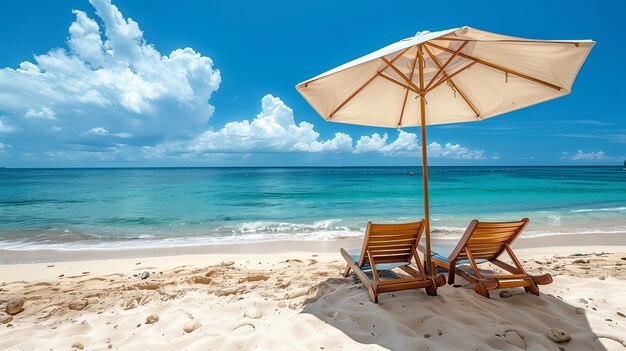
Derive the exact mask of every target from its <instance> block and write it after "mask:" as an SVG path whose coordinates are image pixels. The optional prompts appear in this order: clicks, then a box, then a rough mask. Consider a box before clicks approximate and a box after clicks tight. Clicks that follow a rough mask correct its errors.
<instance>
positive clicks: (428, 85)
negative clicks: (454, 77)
mask: <svg viewBox="0 0 626 351" xmlns="http://www.w3.org/2000/svg"><path fill="white" fill-rule="evenodd" d="M468 43H469V41H464V42H463V44H461V46H459V48H458V49H456V51H455V52H454V53H453V54H452V56H450V58H449V59H448V61H446V63H444V64H443V66H441V67H440V68H439V70H438V71H437V73H435V75H434V76H433V78H432V79H431V80H430V82H428V84H427V85H426V88H424V90H425V91H428V88H430V86H431V85H432V84H433V83H434V82H435V79H437V77H439V75H440V74H441V72H442V71H443V70H444V69H445V68H446V67H448V65H449V64H450V62H452V60H454V58H455V57H456V56H457V55H458V54H459V53H460V52H461V50H463V48H464V47H465V45H467V44H468Z"/></svg>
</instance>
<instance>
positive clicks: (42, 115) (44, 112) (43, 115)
mask: <svg viewBox="0 0 626 351" xmlns="http://www.w3.org/2000/svg"><path fill="white" fill-rule="evenodd" d="M24 117H26V118H39V119H51V120H55V119H57V114H56V113H54V111H52V110H51V109H49V108H47V107H42V108H41V110H35V109H34V108H29V109H28V110H26V113H25V114H24Z"/></svg>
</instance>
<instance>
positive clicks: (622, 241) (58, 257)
mask: <svg viewBox="0 0 626 351" xmlns="http://www.w3.org/2000/svg"><path fill="white" fill-rule="evenodd" d="M361 240H362V239H361V238H346V239H336V240H275V241H263V242H242V243H211V244H193V245H187V246H185V245H176V246H170V247H167V246H157V247H138V248H98V247H95V248H71V247H69V248H64V249H58V248H54V249H45V248H43V249H40V248H37V249H32V248H24V249H10V250H8V249H0V267H1V266H2V265H14V264H28V263H51V262H64V261H90V260H107V259H126V258H128V259H132V258H142V257H168V256H185V255H208V254H224V255H229V254H284V253H288V252H292V251H304V252H315V253H333V252H334V253H337V252H339V248H341V247H344V248H355V247H359V246H360V245H361V242H362V241H361ZM457 240H458V239H440V238H433V239H432V242H433V245H434V246H435V247H442V248H444V249H449V248H451V247H453V246H454V245H455V244H456V242H457ZM132 244H133V243H129V245H131V246H132ZM565 244H566V245H565ZM590 245H592V246H607V247H613V246H626V232H625V233H597V234H562V235H544V236H535V237H524V236H521V237H520V238H518V239H517V240H516V241H515V243H514V246H513V247H514V248H541V247H559V246H572V247H576V246H590Z"/></svg>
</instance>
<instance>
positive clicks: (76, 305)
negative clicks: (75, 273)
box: [69, 299, 89, 311]
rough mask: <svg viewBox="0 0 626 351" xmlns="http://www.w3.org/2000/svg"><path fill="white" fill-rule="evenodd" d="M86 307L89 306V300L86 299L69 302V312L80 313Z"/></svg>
mask: <svg viewBox="0 0 626 351" xmlns="http://www.w3.org/2000/svg"><path fill="white" fill-rule="evenodd" d="M87 305H89V300H87V299H81V300H74V301H72V302H70V304H69V308H70V310H74V311H81V310H83V309H84V308H85V307H87Z"/></svg>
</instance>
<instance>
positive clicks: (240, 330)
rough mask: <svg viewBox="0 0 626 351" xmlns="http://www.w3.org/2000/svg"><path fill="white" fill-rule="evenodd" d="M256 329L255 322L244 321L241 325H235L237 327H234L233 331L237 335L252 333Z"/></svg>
mask: <svg viewBox="0 0 626 351" xmlns="http://www.w3.org/2000/svg"><path fill="white" fill-rule="evenodd" d="M255 329H256V327H255V326H254V325H253V324H250V323H244V324H241V325H239V326H238V327H235V329H233V330H232V331H231V332H232V333H233V334H235V335H248V334H250V333H252V332H253V331H254V330H255Z"/></svg>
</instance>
